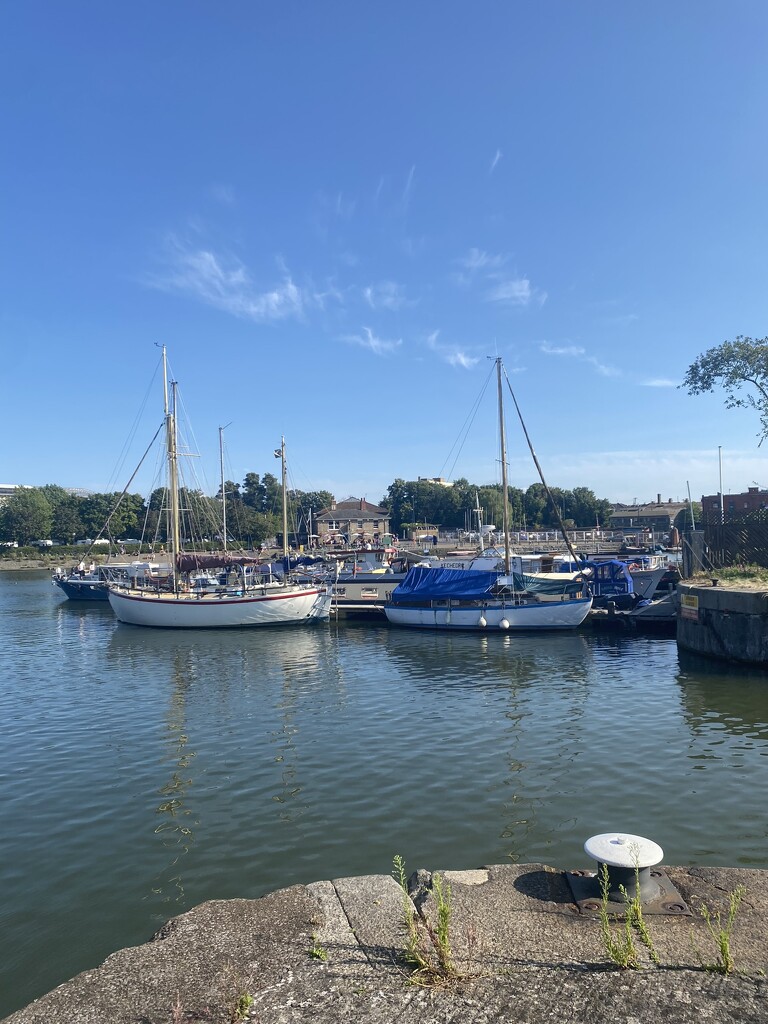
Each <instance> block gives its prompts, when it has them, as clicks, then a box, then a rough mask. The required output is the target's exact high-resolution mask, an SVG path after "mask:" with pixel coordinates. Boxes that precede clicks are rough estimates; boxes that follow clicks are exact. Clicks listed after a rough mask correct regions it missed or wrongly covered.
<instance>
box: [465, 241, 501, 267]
mask: <svg viewBox="0 0 768 1024" xmlns="http://www.w3.org/2000/svg"><path fill="white" fill-rule="evenodd" d="M506 260H507V257H506V256H504V255H502V254H501V253H496V254H492V253H489V252H485V250H484V249H476V248H475V247H474V246H473V247H472V248H471V249H470V250H469V252H468V253H467V255H466V256H460V257H459V258H458V259H457V260H456V262H457V263H458V264H459V266H460V267H465V268H466V269H467V270H496V269H498V268H499V267H502V266H503V265H504V264H505V263H506Z"/></svg>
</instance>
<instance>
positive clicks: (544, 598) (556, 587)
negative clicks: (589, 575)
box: [384, 567, 592, 632]
mask: <svg viewBox="0 0 768 1024" xmlns="http://www.w3.org/2000/svg"><path fill="white" fill-rule="evenodd" d="M556 575H558V574H554V573H553V574H551V577H555V576H556ZM559 575H560V580H558V579H556V578H549V579H544V578H542V577H541V576H539V577H536V576H525V575H522V574H519V573H511V574H509V575H507V574H504V573H497V572H482V571H479V570H473V569H429V568H423V567H415V568H413V569H411V570H410V572H409V573H408V575H407V576H406V578H405V580H403V582H402V583H400V584H399V585H398V586H397V587H396V588H395V589H394V590H393V591H392V595H391V597H390V599H389V601H387V603H386V605H385V608H384V610H385V613H386V616H387V619H388V620H389V621H390V622H391V623H393V624H394V625H397V626H414V627H418V628H421V629H453V630H456V629H461V630H466V629H470V630H477V631H481V632H485V631H488V630H497V629H498V630H501V631H507V630H558V629H575V628H576V627H577V626H580V625H581V623H582V622H583V621H584V619H585V618H586V617H587V615H588V614H589V611H590V609H591V607H592V595H591V593H590V591H589V587H588V585H587V582H586V580H585V578H584V577H583V576H582V575H581V574H578V573H576V574H573V577H572V576H571V574H559Z"/></svg>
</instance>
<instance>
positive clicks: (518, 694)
mask: <svg viewBox="0 0 768 1024" xmlns="http://www.w3.org/2000/svg"><path fill="white" fill-rule="evenodd" d="M0 623H1V624H2V631H3V643H2V646H1V647H0V720H1V721H2V732H1V733H0V736H1V737H2V739H1V740H0V812H1V817H0V825H1V827H2V832H1V835H2V840H1V843H0V849H1V850H2V866H1V867H0V872H1V874H0V877H1V878H2V900H1V901H0V936H2V938H1V939H0V942H1V943H2V949H0V1017H1V1016H4V1015H5V1014H7V1013H10V1012H11V1011H12V1010H13V1009H16V1008H17V1007H19V1006H20V1005H23V1004H24V1003H26V1002H28V1001H29V1000H31V999H32V998H34V997H35V996H37V995H39V994H41V993H42V992H45V991H47V990H48V989H49V988H51V987H53V986H54V985H56V984H58V983H59V982H60V981H62V980H64V979H66V978H68V977H70V976H72V975H73V974H75V973H77V972H78V971H80V970H83V969H85V968H87V967H92V966H95V965H96V964H98V963H99V962H100V961H101V960H102V959H103V958H104V957H106V956H107V955H108V954H109V953H110V952H111V951H113V950H114V949H116V948H118V947H121V946H124V945H131V944H135V943H139V942H143V941H145V940H146V939H148V938H149V936H150V935H151V934H152V932H154V931H155V930H156V929H157V928H158V927H159V926H160V924H162V922H164V921H165V920H167V918H169V917H171V916H173V915H175V914H178V913H180V912H182V911H184V910H187V909H189V908H190V907H192V906H194V905H195V904H197V903H199V902H200V901H202V900H205V899H210V898H226V897H234V896H245V897H255V896H259V895H260V894H262V893H264V892H266V891H269V890H271V889H275V888H280V887H282V886H286V885H290V884H292V883H294V882H310V881H313V880H316V879H321V878H334V877H338V876H342V875H348V874H366V873H372V872H388V871H389V870H390V868H391V861H392V856H393V855H394V854H395V853H401V854H402V855H403V856H404V857H405V859H406V863H407V865H408V867H409V868H415V867H418V866H427V867H451V868H460V867H476V866H479V865H481V864H486V863H501V862H504V861H506V860H507V859H509V858H512V859H513V860H521V861H538V860H541V861H545V862H547V863H549V864H552V865H554V866H557V867H562V868H568V867H578V866H587V862H586V859H585V856H584V854H583V852H582V844H583V842H584V840H585V839H586V838H587V837H588V836H590V835H593V834H595V833H597V832H602V831H606V830H609V829H621V830H625V831H629V832H636V833H639V834H641V835H645V836H648V837H650V838H652V839H655V840H656V841H657V842H659V843H660V844H661V845H662V846H663V848H664V851H665V860H666V861H667V862H668V863H694V862H695V863H703V864H728V865H755V866H760V867H768V842H767V841H766V836H767V833H768V800H767V799H766V788H767V785H766V784H767V783H768V676H766V675H764V674H762V673H749V672H741V671H738V670H729V669H725V668H722V667H719V666H717V665H715V664H714V663H710V662H705V661H701V662H698V661H688V660H685V661H681V660H680V659H679V657H678V652H677V648H676V645H675V643H674V641H673V640H665V639H661V640H660V639H647V638H642V637H629V638H627V637H614V636H601V635H596V636H592V635H589V634H573V635H556V634H555V635H551V636H530V637H528V636H519V635H518V636H502V635H493V636H479V635H466V636H463V635H440V634H428V633H425V634H419V633H410V632H401V631H395V630H390V629H388V628H386V627H385V626H363V625H357V626H354V625H350V626H344V625H338V626H337V625H333V624H332V625H330V626H326V627H320V628H315V629H312V628H308V629H302V630H288V631H283V630H270V631H263V632H260V631H257V632H247V631H243V632H240V631H238V632H236V633H215V632H206V633H202V634H201V633H195V632H184V633H179V632H155V631H151V630H142V629H137V628H132V627H129V626H121V625H118V624H117V623H116V621H115V620H114V618H113V616H112V613H111V611H110V609H109V607H108V606H107V607H101V606H96V605H94V606H91V607H88V606H86V605H78V604H77V603H73V602H67V601H66V600H64V599H63V595H60V592H59V591H58V590H56V589H55V588H53V587H52V586H51V585H50V583H49V581H48V576H47V575H46V574H41V573H23V574H22V573H7V572H6V573H0Z"/></svg>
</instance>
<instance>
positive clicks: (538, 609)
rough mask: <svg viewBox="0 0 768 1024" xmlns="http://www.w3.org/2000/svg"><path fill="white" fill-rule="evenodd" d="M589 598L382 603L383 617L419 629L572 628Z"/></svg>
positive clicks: (586, 609)
mask: <svg viewBox="0 0 768 1024" xmlns="http://www.w3.org/2000/svg"><path fill="white" fill-rule="evenodd" d="M591 607H592V598H591V597H589V598H583V599H579V600H576V601H573V600H569V601H542V602H541V603H531V604H521V605H512V604H504V603H503V602H501V601H490V602H488V603H485V604H477V605H475V606H473V607H471V608H467V607H463V608H447V607H446V606H445V604H442V606H437V607H434V608H406V607H398V606H397V605H386V606H385V608H384V611H385V613H386V616H387V619H388V620H389V621H390V622H391V623H392V624H393V625H395V626H415V627H417V628H420V629H472V630H476V631H477V632H481V633H483V632H493V631H495V630H500V631H501V632H508V631H510V630H528V629H575V628H576V627H577V626H580V625H581V623H582V622H583V621H584V619H586V617H587V615H588V614H589V610H590V608H591Z"/></svg>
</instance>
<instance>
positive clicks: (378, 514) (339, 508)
mask: <svg viewBox="0 0 768 1024" xmlns="http://www.w3.org/2000/svg"><path fill="white" fill-rule="evenodd" d="M353 513H357V516H356V517H355V518H359V516H360V514H362V515H367V516H374V517H375V518H377V519H381V518H384V517H386V516H388V515H389V513H388V512H387V510H386V509H385V508H381V507H380V506H379V505H372V504H371V502H370V501H366V500H365V498H352V497H350V498H344V499H343V501H337V502H336V503H335V504H333V505H331V506H330V508H324V509H323V510H322V511H321V512H318V519H319V518H322V517H325V516H329V517H330V518H332V519H333V518H338V517H339V516H341V515H348V516H350V517H351V516H353Z"/></svg>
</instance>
